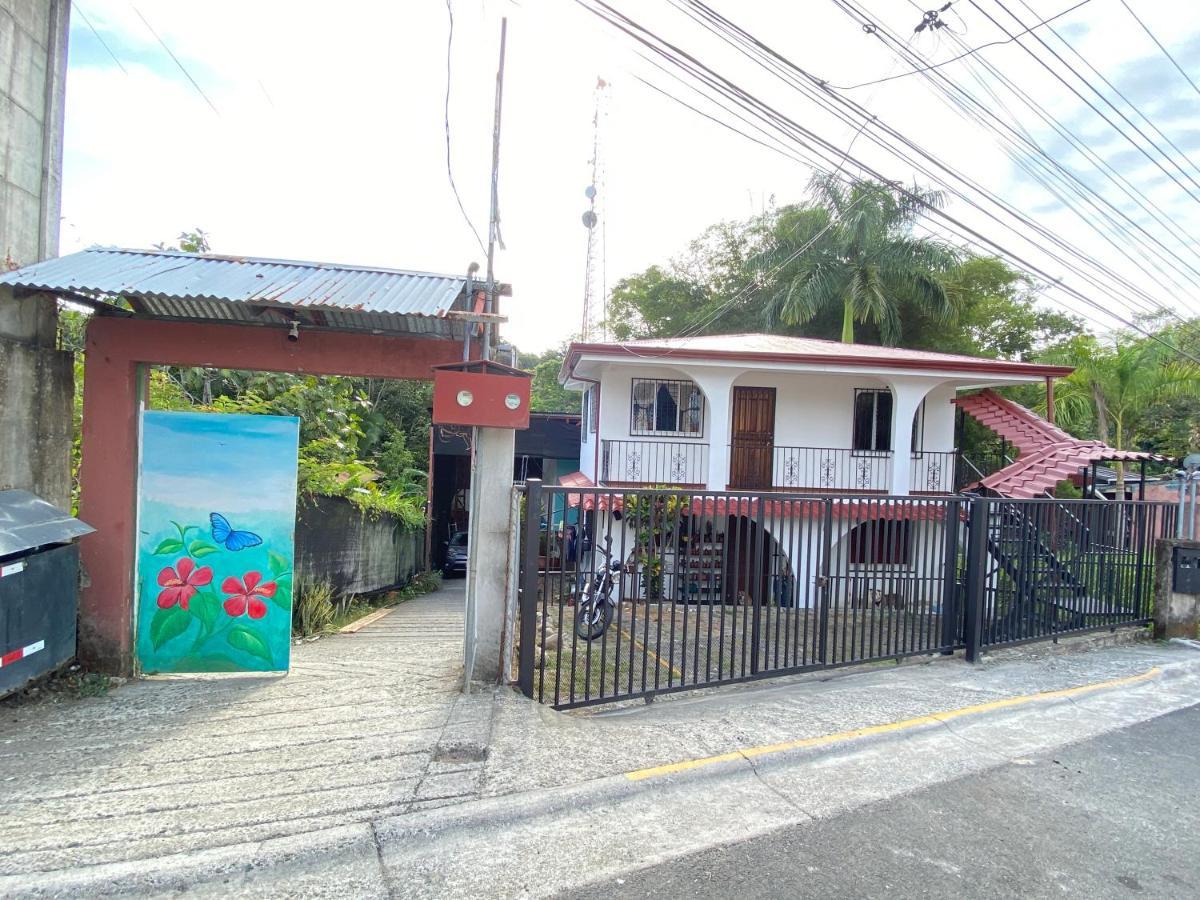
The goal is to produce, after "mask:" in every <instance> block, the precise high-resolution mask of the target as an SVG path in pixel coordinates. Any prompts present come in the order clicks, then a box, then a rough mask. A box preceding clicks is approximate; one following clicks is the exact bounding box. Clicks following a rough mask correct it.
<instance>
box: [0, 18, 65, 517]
mask: <svg viewBox="0 0 1200 900" xmlns="http://www.w3.org/2000/svg"><path fill="white" fill-rule="evenodd" d="M69 16H70V4H69V3H68V2H67V0H0V268H3V269H8V268H15V267H18V266H22V265H28V264H29V263H33V262H37V261H39V260H41V259H45V258H47V257H50V256H55V255H56V254H57V253H58V226H59V215H60V197H61V180H62V135H63V109H64V99H65V83H66V63H67V28H68V20H69ZM56 331H57V312H56V309H55V302H54V298H52V297H44V296H32V297H14V296H13V295H12V293H11V292H10V291H8V290H7V289H0V489H5V488H13V487H16V488H23V489H25V490H31V491H33V492H34V493H37V494H40V495H41V496H43V497H45V498H46V499H47V500H49V501H50V502H52V503H54V504H56V505H58V506H61V507H63V508H69V506H70V502H71V411H72V397H73V373H72V357H71V354H70V353H63V352H61V351H59V350H58V349H57V348H56V344H57V334H56Z"/></svg>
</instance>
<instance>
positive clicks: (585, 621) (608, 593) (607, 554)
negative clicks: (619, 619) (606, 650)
mask: <svg viewBox="0 0 1200 900" xmlns="http://www.w3.org/2000/svg"><path fill="white" fill-rule="evenodd" d="M612 518H613V520H614V521H617V522H619V521H621V512H620V510H614V511H613V514H612ZM595 552H596V553H597V554H598V555H599V556H601V557H603V564H602V565H601V566H600V567H599V569H598V570H597V571H595V572H593V573H592V576H591V578H589V579H588V583H587V585H586V586H585V587H584V589H583V594H582V596H580V597H579V599H578V601H577V602H576V604H575V633H576V634H577V635H579V637H580V638H581V639H582V640H585V641H594V640H596V638H598V637H600V636H601V635H602V634H604V632H605V631H607V630H608V626H609V624H611V622H612V617H613V610H614V609H616V606H617V598H616V597H615V596H614V595H613V586H614V585H615V584H616V580H617V578H618V577H619V575H620V572H621V561H620V560H614V559H613V558H612V532H611V531H610V532H609V533H608V534H606V535H605V536H604V548H603V549H597V550H596V551H595Z"/></svg>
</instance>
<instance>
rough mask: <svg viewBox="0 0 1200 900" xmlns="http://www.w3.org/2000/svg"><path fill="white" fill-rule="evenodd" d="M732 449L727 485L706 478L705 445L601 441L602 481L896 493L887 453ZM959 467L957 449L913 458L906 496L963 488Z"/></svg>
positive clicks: (739, 444) (765, 446) (921, 453)
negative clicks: (892, 491)
mask: <svg viewBox="0 0 1200 900" xmlns="http://www.w3.org/2000/svg"><path fill="white" fill-rule="evenodd" d="M728 450H729V470H728V480H727V482H726V483H723V484H717V483H715V482H716V480H715V479H714V478H710V477H709V445H708V444H707V443H705V442H702V441H668V440H639V439H632V440H603V441H601V442H600V478H599V481H600V483H601V484H604V485H607V486H612V487H625V486H629V487H633V486H644V485H645V486H648V485H664V486H666V485H669V486H672V487H688V488H700V489H707V490H725V489H726V487H728V489H729V490H735V491H736V490H752V491H788V492H793V493H848V494H887V493H889V492H890V491H891V489H892V471H893V454H892V452H891V451H890V450H851V449H848V448H845V447H788V446H780V445H775V444H770V443H766V444H762V443H754V442H746V443H742V442H736V441H735V442H734V443H731V444H729V445H728ZM958 461H959V455H958V452H957V451H954V450H947V451H930V450H926V451H914V452H912V453H911V455H910V461H909V477H908V493H910V494H952V493H954V492H955V491H956V489H958V488H959V487H961V485H960V484H959V483H958V481H959V475H958V472H957V470H958V468H959V466H958ZM710 481H711V482H713V483H710Z"/></svg>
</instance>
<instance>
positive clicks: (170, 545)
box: [154, 538, 183, 556]
mask: <svg viewBox="0 0 1200 900" xmlns="http://www.w3.org/2000/svg"><path fill="white" fill-rule="evenodd" d="M182 549H183V541H180V540H176V539H175V538H166V539H165V540H163V541H160V542H159V544H158V546H157V547H155V548H154V555H155V556H162V555H163V554H164V553H178V552H179V551H180V550H182Z"/></svg>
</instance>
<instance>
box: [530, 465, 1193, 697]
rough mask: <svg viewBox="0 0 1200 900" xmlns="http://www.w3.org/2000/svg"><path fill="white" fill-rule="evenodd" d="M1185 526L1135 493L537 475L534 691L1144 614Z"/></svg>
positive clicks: (1022, 634)
mask: <svg viewBox="0 0 1200 900" xmlns="http://www.w3.org/2000/svg"><path fill="white" fill-rule="evenodd" d="M1174 517H1175V510H1174V507H1173V505H1171V504H1161V503H1138V502H1132V501H1130V502H1122V503H1116V502H1109V503H1102V502H1100V501H1092V502H1089V501H1057V500H1045V501H1043V500H1018V501H1013V500H997V499H986V498H976V497H967V496H962V495H955V496H948V497H947V496H936V497H935V496H906V497H892V496H863V495H853V494H843V495H836V496H834V495H829V494H821V495H802V494H783V493H770V492H768V493H757V494H751V493H745V492H740V493H739V492H701V491H691V490H685V489H678V488H655V489H633V488H630V489H620V488H568V487H546V486H543V485H541V484H540V482H537V481H535V480H531V481H530V482H529V483H528V484H527V486H526V488H525V496H524V500H523V507H522V523H523V526H522V538H521V540H522V567H521V579H520V603H519V610H520V627H519V630H518V634H519V640H518V654H517V659H518V683H519V685H520V687H521V689H522V691H523V692H524V693H525V694H526V695H527V696H529V697H532V698H535V699H537V700H539V701H542V702H546V703H550V704H552V705H554V706H555V707H557V708H559V709H569V708H572V707H578V706H585V705H589V704H595V703H605V702H611V701H614V700H620V699H627V698H633V697H652V696H653V695H655V694H658V693H665V692H670V691H678V690H688V689H693V688H698V687H704V686H707V685H715V684H723V683H731V682H738V681H745V680H749V679H755V678H763V677H767V676H772V675H782V674H788V673H793V672H804V671H811V670H816V669H824V668H831V667H835V666H845V665H851V664H856V663H865V662H871V661H875V660H885V659H899V658H903V657H906V656H913V655H924V654H935V653H949V652H952V651H954V650H956V649H965V651H966V655H967V657H968V658H969V659H974V658H975V657H976V655H977V654H978V653H979V652H980V651H981V650H982V649H986V648H989V647H993V646H998V645H1002V644H1011V643H1016V642H1019V641H1026V640H1042V639H1053V638H1055V637H1057V636H1058V635H1061V634H1064V633H1072V632H1081V631H1086V630H1091V629H1097V628H1112V627H1115V626H1117V625H1123V624H1137V623H1143V622H1146V621H1148V620H1149V617H1150V614H1151V599H1152V583H1153V577H1152V571H1153V547H1154V540H1155V539H1156V538H1158V537H1164V536H1169V535H1170V534H1172V533H1173V529H1174ZM606 573H607V574H606ZM593 601H594V603H593ZM593 606H595V609H593Z"/></svg>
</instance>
